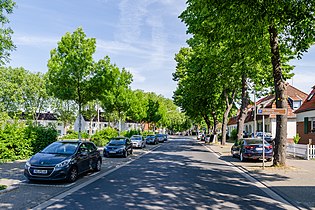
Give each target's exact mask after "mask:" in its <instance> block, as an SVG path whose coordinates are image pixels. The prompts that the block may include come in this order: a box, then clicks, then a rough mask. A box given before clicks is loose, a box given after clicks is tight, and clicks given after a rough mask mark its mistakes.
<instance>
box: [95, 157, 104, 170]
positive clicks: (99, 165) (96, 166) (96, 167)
mask: <svg viewBox="0 0 315 210" xmlns="http://www.w3.org/2000/svg"><path fill="white" fill-rule="evenodd" d="M101 168H102V161H101V160H100V159H98V160H97V162H96V165H95V168H94V171H100V170H101Z"/></svg>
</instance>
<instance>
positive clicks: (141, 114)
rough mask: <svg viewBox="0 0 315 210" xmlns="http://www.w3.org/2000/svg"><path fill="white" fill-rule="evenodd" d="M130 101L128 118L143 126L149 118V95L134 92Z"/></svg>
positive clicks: (140, 91) (138, 91) (139, 91)
mask: <svg viewBox="0 0 315 210" xmlns="http://www.w3.org/2000/svg"><path fill="white" fill-rule="evenodd" d="M130 99H131V100H130V107H129V109H128V111H127V118H129V119H131V120H133V121H135V122H138V123H141V124H142V123H143V122H144V119H145V118H146V116H147V105H148V97H147V94H145V93H144V92H143V91H142V90H135V91H132V93H131V95H130Z"/></svg>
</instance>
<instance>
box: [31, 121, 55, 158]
mask: <svg viewBox="0 0 315 210" xmlns="http://www.w3.org/2000/svg"><path fill="white" fill-rule="evenodd" d="M25 137H26V139H29V141H30V146H31V147H32V152H33V154H35V153H37V152H39V151H41V150H42V149H44V148H45V147H47V146H48V145H49V144H51V143H53V142H55V141H57V137H58V132H57V130H56V129H55V128H54V127H44V126H33V125H30V126H28V127H26V129H25Z"/></svg>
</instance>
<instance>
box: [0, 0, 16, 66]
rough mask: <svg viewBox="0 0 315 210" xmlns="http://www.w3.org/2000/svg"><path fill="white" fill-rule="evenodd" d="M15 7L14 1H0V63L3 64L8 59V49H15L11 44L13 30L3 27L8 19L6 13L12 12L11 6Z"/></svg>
mask: <svg viewBox="0 0 315 210" xmlns="http://www.w3.org/2000/svg"><path fill="white" fill-rule="evenodd" d="M14 7H15V2H14V1H12V0H2V1H0V24H1V30H0V40H1V45H0V65H3V64H5V63H6V62H8V61H9V56H10V51H12V50H14V49H15V46H14V45H13V42H12V39H11V35H12V34H13V30H12V29H11V28H10V27H5V26H6V24H8V23H9V22H10V21H9V19H8V18H7V17H6V15H8V14H12V13H13V8H14Z"/></svg>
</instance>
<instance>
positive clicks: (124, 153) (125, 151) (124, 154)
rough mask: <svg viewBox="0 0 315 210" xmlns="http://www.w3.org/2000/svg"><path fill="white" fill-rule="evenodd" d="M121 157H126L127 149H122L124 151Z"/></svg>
mask: <svg viewBox="0 0 315 210" xmlns="http://www.w3.org/2000/svg"><path fill="white" fill-rule="evenodd" d="M123 157H124V158H126V157H128V151H127V150H124V152H123Z"/></svg>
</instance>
